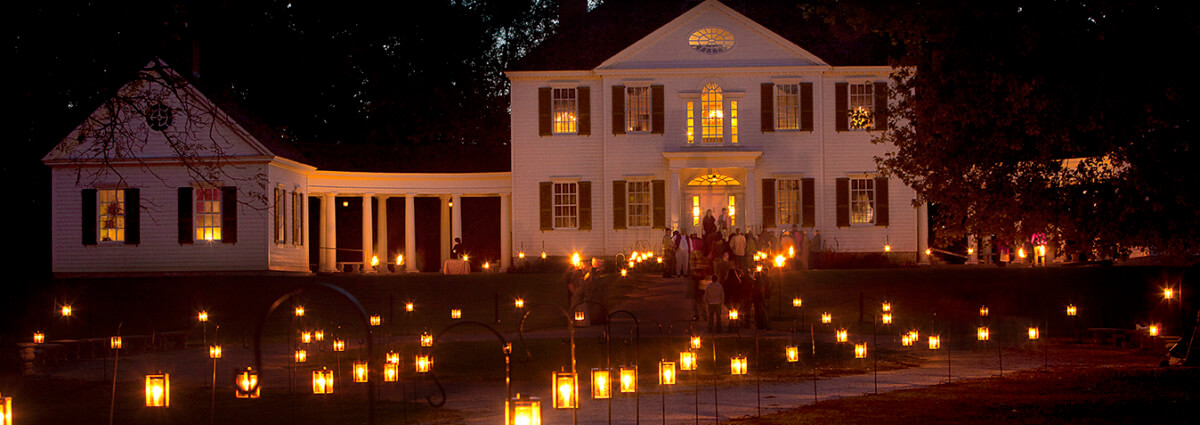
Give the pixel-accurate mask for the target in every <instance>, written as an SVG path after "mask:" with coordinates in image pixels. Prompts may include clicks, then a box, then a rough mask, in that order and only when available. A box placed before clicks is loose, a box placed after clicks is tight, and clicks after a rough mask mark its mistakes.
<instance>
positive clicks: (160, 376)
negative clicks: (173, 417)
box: [146, 372, 171, 407]
mask: <svg viewBox="0 0 1200 425" xmlns="http://www.w3.org/2000/svg"><path fill="white" fill-rule="evenodd" d="M146 407H171V375H169V374H166V373H161V372H160V373H155V374H150V375H146Z"/></svg>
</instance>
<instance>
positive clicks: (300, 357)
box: [294, 348, 308, 363]
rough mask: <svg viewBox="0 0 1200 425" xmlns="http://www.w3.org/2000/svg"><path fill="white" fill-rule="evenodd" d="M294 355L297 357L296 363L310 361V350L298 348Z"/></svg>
mask: <svg viewBox="0 0 1200 425" xmlns="http://www.w3.org/2000/svg"><path fill="white" fill-rule="evenodd" d="M294 357H295V358H296V363H304V362H307V361H308V351H307V350H305V349H303V348H300V349H297V350H296V355H295V356H294Z"/></svg>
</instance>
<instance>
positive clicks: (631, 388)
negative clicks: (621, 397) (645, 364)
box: [619, 365, 638, 393]
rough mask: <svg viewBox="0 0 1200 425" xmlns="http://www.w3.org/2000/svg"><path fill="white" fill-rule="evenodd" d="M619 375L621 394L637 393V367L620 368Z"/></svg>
mask: <svg viewBox="0 0 1200 425" xmlns="http://www.w3.org/2000/svg"><path fill="white" fill-rule="evenodd" d="M619 373H620V375H621V376H620V378H621V392H623V393H634V392H637V382H638V374H637V365H633V366H621V369H620V371H619Z"/></svg>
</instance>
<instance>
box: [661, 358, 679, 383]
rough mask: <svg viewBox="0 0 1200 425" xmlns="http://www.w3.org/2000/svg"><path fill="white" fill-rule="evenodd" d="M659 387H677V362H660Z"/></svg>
mask: <svg viewBox="0 0 1200 425" xmlns="http://www.w3.org/2000/svg"><path fill="white" fill-rule="evenodd" d="M658 385H675V362H669V361H666V360H663V361H660V362H658Z"/></svg>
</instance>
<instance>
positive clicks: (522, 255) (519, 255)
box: [517, 251, 525, 260]
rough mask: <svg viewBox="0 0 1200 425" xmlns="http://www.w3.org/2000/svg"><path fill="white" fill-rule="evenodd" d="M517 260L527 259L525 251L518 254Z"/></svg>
mask: <svg viewBox="0 0 1200 425" xmlns="http://www.w3.org/2000/svg"><path fill="white" fill-rule="evenodd" d="M517 258H518V259H521V260H524V259H525V251H521V252H518V253H517Z"/></svg>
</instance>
